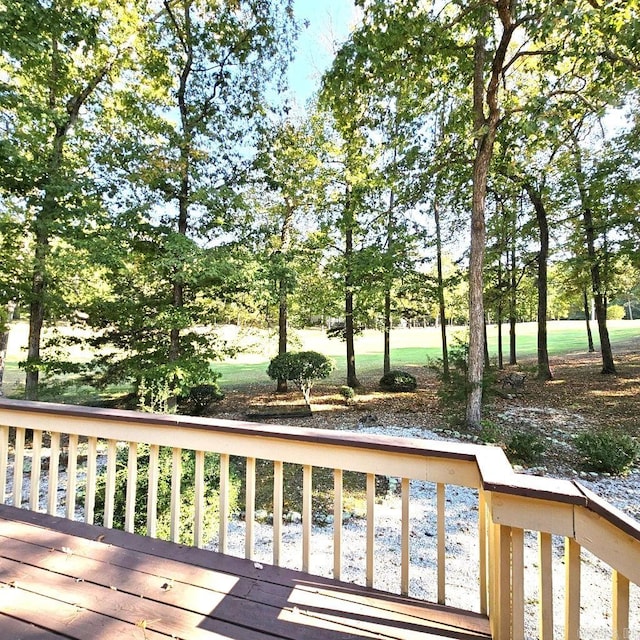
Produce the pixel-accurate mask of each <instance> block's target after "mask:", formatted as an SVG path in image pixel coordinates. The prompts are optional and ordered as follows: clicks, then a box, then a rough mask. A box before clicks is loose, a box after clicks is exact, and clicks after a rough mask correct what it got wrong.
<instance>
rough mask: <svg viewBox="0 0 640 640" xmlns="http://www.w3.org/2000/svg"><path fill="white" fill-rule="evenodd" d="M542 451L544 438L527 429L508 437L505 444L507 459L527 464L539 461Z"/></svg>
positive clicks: (543, 449)
mask: <svg viewBox="0 0 640 640" xmlns="http://www.w3.org/2000/svg"><path fill="white" fill-rule="evenodd" d="M544 451H545V442H544V440H543V439H542V438H541V437H540V436H538V435H537V434H535V433H531V432H529V431H520V432H517V433H514V434H513V435H512V436H511V438H509V441H508V442H507V446H506V452H507V456H508V458H509V460H511V461H512V462H519V463H522V464H527V465H533V464H537V463H538V462H540V460H541V459H542V454H543V453H544Z"/></svg>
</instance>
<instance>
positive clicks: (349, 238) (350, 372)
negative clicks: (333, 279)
mask: <svg viewBox="0 0 640 640" xmlns="http://www.w3.org/2000/svg"><path fill="white" fill-rule="evenodd" d="M345 265H346V273H345V278H344V288H345V299H344V333H345V342H346V344H347V385H348V386H349V387H351V388H352V389H356V388H357V387H359V386H360V382H359V381H358V377H357V375H356V351H355V327H354V322H353V273H352V269H353V228H352V226H351V225H347V229H346V233H345Z"/></svg>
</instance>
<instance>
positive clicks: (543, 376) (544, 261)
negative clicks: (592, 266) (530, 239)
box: [524, 183, 553, 380]
mask: <svg viewBox="0 0 640 640" xmlns="http://www.w3.org/2000/svg"><path fill="white" fill-rule="evenodd" d="M524 188H525V191H526V192H527V194H528V195H529V199H530V200H531V204H533V208H534V209H535V212H536V220H537V223H538V231H539V233H540V250H539V251H538V283H537V286H538V375H537V377H538V379H539V380H552V379H553V375H552V374H551V367H550V366H549V349H548V342H547V299H548V260H549V223H548V219H547V212H546V209H545V206H544V202H543V200H542V194H541V193H540V190H539V189H536V188H534V187H533V185H531V184H529V183H526V184H525V185H524Z"/></svg>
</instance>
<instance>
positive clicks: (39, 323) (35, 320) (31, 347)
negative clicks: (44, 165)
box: [25, 125, 70, 400]
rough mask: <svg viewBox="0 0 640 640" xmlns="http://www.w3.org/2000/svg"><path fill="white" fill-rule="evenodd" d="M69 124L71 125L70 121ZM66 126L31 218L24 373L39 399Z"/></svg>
mask: <svg viewBox="0 0 640 640" xmlns="http://www.w3.org/2000/svg"><path fill="white" fill-rule="evenodd" d="M69 126H70V125H69ZM67 130H68V127H66V126H59V127H57V129H56V135H55V138H54V141H53V150H52V154H51V158H50V161H49V175H48V177H47V180H46V184H45V185H44V196H43V201H42V206H41V207H40V211H39V212H38V213H37V214H36V217H35V219H34V221H33V235H34V242H35V250H34V261H33V272H32V276H31V291H30V294H29V337H28V339H27V365H26V375H25V398H26V399H27V400H37V399H38V385H39V381H40V345H41V343H42V330H43V327H44V319H45V313H46V296H47V286H48V275H47V261H48V257H49V241H50V235H51V226H52V223H53V220H54V218H55V210H56V207H57V202H56V199H55V197H54V195H53V193H52V191H53V189H52V185H53V183H54V182H55V180H56V179H57V176H58V174H59V171H60V167H61V165H62V158H63V153H64V151H63V149H64V143H65V139H66V135H67Z"/></svg>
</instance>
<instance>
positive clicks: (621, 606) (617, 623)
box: [612, 571, 630, 640]
mask: <svg viewBox="0 0 640 640" xmlns="http://www.w3.org/2000/svg"><path fill="white" fill-rule="evenodd" d="M612 607H613V639H614V640H630V638H629V579H628V578H626V577H625V576H623V575H622V574H621V573H619V572H618V571H614V572H613V604H612Z"/></svg>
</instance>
